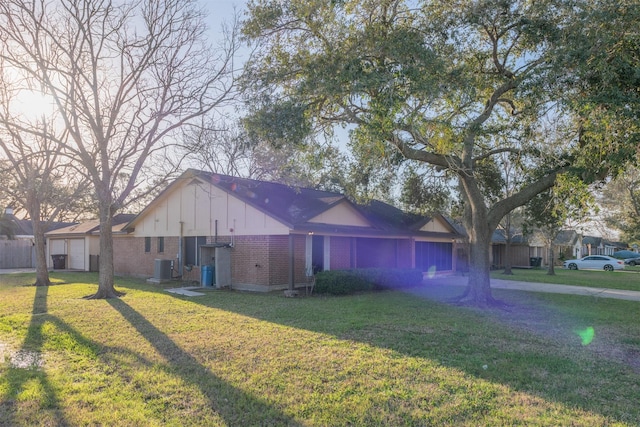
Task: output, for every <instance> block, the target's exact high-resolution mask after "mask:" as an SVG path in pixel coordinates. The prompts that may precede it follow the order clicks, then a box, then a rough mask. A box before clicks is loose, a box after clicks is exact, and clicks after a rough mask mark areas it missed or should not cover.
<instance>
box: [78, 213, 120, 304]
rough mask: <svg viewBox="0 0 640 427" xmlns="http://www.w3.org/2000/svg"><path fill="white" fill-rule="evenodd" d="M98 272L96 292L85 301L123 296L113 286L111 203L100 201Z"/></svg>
mask: <svg viewBox="0 0 640 427" xmlns="http://www.w3.org/2000/svg"><path fill="white" fill-rule="evenodd" d="M99 209H100V262H99V264H100V272H99V273H98V292H96V293H95V294H94V295H91V296H88V297H87V299H107V298H118V297H121V296H122V295H124V293H122V292H118V291H117V290H116V288H115V286H114V279H113V277H114V274H113V229H112V224H113V211H112V209H111V203H110V202H108V201H103V200H101V201H100V204H99Z"/></svg>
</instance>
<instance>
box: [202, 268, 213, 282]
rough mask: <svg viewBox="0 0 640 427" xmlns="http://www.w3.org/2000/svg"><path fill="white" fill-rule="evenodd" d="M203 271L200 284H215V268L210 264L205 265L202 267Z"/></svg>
mask: <svg viewBox="0 0 640 427" xmlns="http://www.w3.org/2000/svg"><path fill="white" fill-rule="evenodd" d="M200 271H201V273H202V277H201V279H200V284H201V285H202V286H213V269H212V268H211V266H210V265H203V266H202V267H201V268H200Z"/></svg>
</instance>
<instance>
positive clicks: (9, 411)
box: [0, 286, 68, 425]
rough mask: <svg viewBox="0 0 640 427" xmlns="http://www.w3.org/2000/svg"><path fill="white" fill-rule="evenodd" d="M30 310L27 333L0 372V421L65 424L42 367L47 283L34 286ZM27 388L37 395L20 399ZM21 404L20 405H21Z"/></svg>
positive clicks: (17, 423)
mask: <svg viewBox="0 0 640 427" xmlns="http://www.w3.org/2000/svg"><path fill="white" fill-rule="evenodd" d="M35 289H36V292H35V297H34V300H33V311H32V313H31V320H30V323H29V326H28V329H27V335H26V337H25V339H24V341H23V343H22V346H21V347H20V349H19V350H18V351H17V352H15V353H13V354H12V355H11V360H10V362H9V364H10V366H9V367H8V369H7V370H6V371H5V374H4V375H3V377H4V379H3V380H2V381H3V382H5V383H6V389H7V393H6V394H5V396H4V397H3V399H2V402H1V403H0V420H1V421H0V423H1V424H2V425H20V424H27V425H35V424H43V425H68V422H67V420H66V419H65V417H64V413H63V412H64V411H63V408H61V405H60V401H59V398H58V394H57V392H56V390H55V388H54V386H53V385H52V384H51V382H50V381H49V378H48V376H47V374H46V373H45V371H44V370H43V369H42V364H43V363H44V361H43V355H42V352H43V345H44V335H43V331H42V328H43V325H44V324H45V322H46V321H47V320H48V315H47V295H48V292H49V287H48V286H38V287H36V288H35ZM27 388H29V389H31V390H34V389H39V390H41V391H40V394H41V396H42V397H41V398H40V400H39V402H38V403H37V404H36V405H33V402H26V401H24V402H21V401H20V400H21V399H20V394H21V393H23V392H28V390H27ZM22 408H24V409H22Z"/></svg>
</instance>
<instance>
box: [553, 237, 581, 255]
mask: <svg viewBox="0 0 640 427" xmlns="http://www.w3.org/2000/svg"><path fill="white" fill-rule="evenodd" d="M553 246H554V248H553V250H554V254H555V258H556V260H557V261H562V260H565V259H573V258H581V257H583V256H584V255H583V254H582V235H581V234H580V233H578V232H577V231H575V230H562V231H560V233H558V235H557V236H556V238H555V240H554V241H553Z"/></svg>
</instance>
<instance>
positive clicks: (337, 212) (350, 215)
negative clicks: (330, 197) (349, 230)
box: [309, 201, 371, 227]
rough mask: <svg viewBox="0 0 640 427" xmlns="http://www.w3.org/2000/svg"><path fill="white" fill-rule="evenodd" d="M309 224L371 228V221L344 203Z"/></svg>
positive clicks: (311, 220) (323, 213) (312, 219)
mask: <svg viewBox="0 0 640 427" xmlns="http://www.w3.org/2000/svg"><path fill="white" fill-rule="evenodd" d="M309 222H312V223H316V224H333V225H350V226H355V227H371V224H370V223H369V221H367V219H366V218H364V217H363V216H362V215H361V214H360V213H359V212H358V211H357V210H355V209H354V208H353V206H351V205H350V204H349V203H348V202H346V201H344V202H341V203H339V204H338V205H336V206H334V207H332V208H331V209H329V210H326V211H324V212H322V213H321V214H320V215H318V216H316V217H314V218H311V219H310V220H309Z"/></svg>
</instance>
